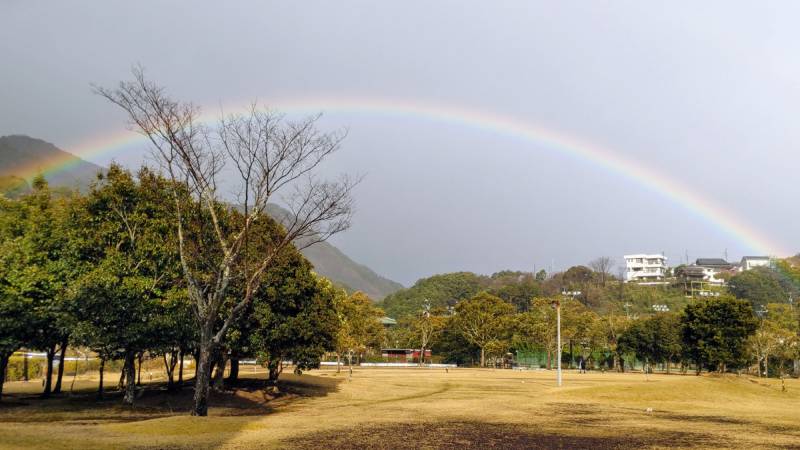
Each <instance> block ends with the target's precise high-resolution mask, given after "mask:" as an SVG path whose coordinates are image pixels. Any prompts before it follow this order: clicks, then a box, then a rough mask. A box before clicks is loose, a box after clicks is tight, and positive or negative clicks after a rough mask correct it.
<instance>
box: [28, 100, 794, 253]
mask: <svg viewBox="0 0 800 450" xmlns="http://www.w3.org/2000/svg"><path fill="white" fill-rule="evenodd" d="M264 103H265V104H266V105H268V106H269V107H270V108H273V109H275V110H277V111H280V112H285V113H289V114H304V113H315V112H320V111H321V112H325V113H349V114H368V115H390V116H407V117H410V118H416V119H425V120H431V121H437V122H444V123H447V124H452V125H456V126H464V127H469V128H472V129H476V130H481V131H484V132H487V133H495V134H500V135H505V136H510V137H514V138H517V139H520V140H522V141H526V142H529V143H532V144H534V145H535V146H536V149H541V150H545V149H547V150H551V151H557V152H559V153H562V154H566V155H570V156H573V157H576V158H578V159H579V160H581V161H584V162H587V163H592V164H594V165H596V166H598V167H601V168H604V169H606V170H609V171H611V172H613V173H616V174H619V175H622V176H624V177H625V178H627V179H629V180H631V181H633V182H635V183H636V184H639V185H642V186H644V187H646V188H649V189H651V190H653V191H656V192H658V193H660V194H661V195H663V196H664V197H666V198H668V199H670V200H671V201H673V202H674V203H676V204H678V205H680V206H682V207H683V208H685V209H687V210H690V211H692V212H693V213H694V214H696V215H697V216H699V217H702V218H703V219H704V220H706V221H708V222H709V223H711V224H713V225H714V227H716V228H717V229H719V230H721V231H723V232H724V233H726V234H727V235H729V236H730V237H732V238H734V239H736V240H737V241H739V242H740V243H741V244H743V245H744V246H745V247H747V248H748V249H749V250H752V251H755V252H759V253H763V254H768V255H781V256H788V255H790V254H791V252H789V251H787V250H786V248H785V247H783V246H782V245H779V244H778V243H776V242H774V241H773V240H772V239H770V238H769V237H767V236H766V235H765V234H763V233H761V232H760V231H758V230H756V229H755V228H754V227H752V226H751V225H750V224H748V223H746V222H745V221H744V220H743V219H741V218H739V217H737V216H736V215H735V214H734V213H732V212H730V211H727V210H726V209H724V208H722V207H721V206H719V205H717V204H715V203H714V202H713V201H711V200H710V199H707V198H704V197H703V196H701V195H700V194H698V193H697V192H695V191H692V190H691V189H690V188H688V187H686V186H684V185H682V184H681V183H679V182H677V181H676V180H673V179H671V178H670V177H669V176H667V175H666V174H663V173H660V172H657V171H655V170H653V169H652V168H650V167H647V166H646V165H644V164H642V163H640V162H638V161H636V160H634V159H632V158H630V157H626V156H624V155H622V154H620V153H617V152H613V151H611V150H609V149H606V148H603V147H600V146H596V145H592V144H589V143H587V142H583V141H581V140H579V139H577V138H574V137H572V136H567V135H564V134H559V133H557V132H555V131H553V130H550V129H545V128H541V127H537V126H535V125H532V124H530V123H528V122H526V121H524V120H522V119H518V118H515V117H511V116H507V115H502V114H499V113H493V112H489V111H486V110H478V109H470V108H464V107H456V106H452V105H446V104H437V103H431V102H426V101H420V100H409V99H392V98H374V97H353V96H348V97H320V96H314V97H309V98H297V97H294V98H291V99H271V100H269V101H267V102H264ZM244 109H246V108H245V107H244V106H241V105H234V106H225V107H224V108H223V110H224V111H225V113H231V112H236V111H242V110H244ZM218 110H219V109H218V108H211V109H206V110H204V114H203V120H205V121H209V122H213V121H215V120H216V119H217V118H218V116H217V115H216V114H213V113H212V111H218ZM137 142H142V143H143V142H144V140H143V137H142V136H140V135H138V134H136V133H133V132H131V131H126V130H120V131H116V132H113V133H110V134H106V135H102V136H96V137H94V138H92V139H89V140H87V141H85V142H83V143H81V144H79V145H76V146H74V147H72V148H70V149H68V151H70V152H71V153H73V154H75V155H78V156H80V157H82V158H91V157H94V156H100V155H104V154H110V153H114V152H116V151H121V150H123V149H125V148H126V147H129V146H131V145H132V144H134V143H137ZM68 167H69V161H51V162H48V163H47V165H46V166H45V167H41V166H40V167H31V168H30V170H29V171H28V172H29V173H24V174H23V175H24V176H26V177H30V176H32V175H33V174H35V173H36V172H44V173H45V174H48V173H55V172H59V171H61V170H65V169H66V168H68Z"/></svg>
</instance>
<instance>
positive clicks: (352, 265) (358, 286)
mask: <svg viewBox="0 0 800 450" xmlns="http://www.w3.org/2000/svg"><path fill="white" fill-rule="evenodd" d="M267 214H269V215H270V216H272V217H273V218H275V219H276V220H278V221H280V222H283V223H286V222H288V220H289V218H290V217H291V213H290V212H289V211H287V210H285V209H284V208H281V207H280V206H278V205H276V204H269V205H267ZM300 252H301V253H302V254H303V256H305V257H306V258H307V259H308V260H309V261H311V264H313V265H314V271H316V272H317V273H318V274H320V275H322V276H324V277H326V278H329V279H330V280H333V281H334V282H336V283H337V284H339V285H341V286H342V287H344V288H345V289H347V290H348V291H353V290H356V291H361V292H363V293H365V294H367V295H368V296H369V297H370V298H371V299H373V300H375V301H379V300H382V299H383V298H384V297H386V296H387V295H389V294H391V293H393V292H396V291H399V290H400V289H403V285H402V284H400V283H398V282H396V281H392V280H390V279H388V278H384V277H382V276H380V275H378V274H377V273H375V272H374V271H373V270H372V269H370V268H369V267H367V266H365V265H363V264H359V263H357V262H355V261H353V260H352V259H350V257H348V256H347V255H345V254H344V253H342V251H341V250H339V249H338V248H336V247H334V246H333V245H332V244H330V243H328V242H319V243H316V244H314V245H312V246H310V247H306V248H304V249H303V250H301V251H300Z"/></svg>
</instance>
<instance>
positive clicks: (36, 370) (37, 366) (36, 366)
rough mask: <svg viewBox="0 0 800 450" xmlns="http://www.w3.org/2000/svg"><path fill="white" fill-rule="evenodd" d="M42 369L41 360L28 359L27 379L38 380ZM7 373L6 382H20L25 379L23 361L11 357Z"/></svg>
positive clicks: (16, 357)
mask: <svg viewBox="0 0 800 450" xmlns="http://www.w3.org/2000/svg"><path fill="white" fill-rule="evenodd" d="M43 368H44V361H43V360H41V359H38V358H37V359H32V358H28V379H29V380H31V379H34V378H40V377H41V376H42V374H43V373H44V372H43V370H42V369H43ZM7 370H8V372H6V381H20V380H24V379H25V361H24V360H23V358H22V357H21V356H12V357H11V358H9V360H8V369H7Z"/></svg>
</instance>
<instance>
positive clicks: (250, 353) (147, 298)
mask: <svg viewBox="0 0 800 450" xmlns="http://www.w3.org/2000/svg"><path fill="white" fill-rule="evenodd" d="M169 183H170V182H169V181H168V180H167V179H165V178H164V177H162V176H160V175H158V174H157V173H156V172H154V171H152V170H150V169H148V168H142V169H141V170H139V172H138V173H137V174H136V176H134V175H133V174H131V173H130V172H129V171H127V170H125V169H123V168H121V167H120V166H118V165H112V166H111V167H110V168H109V169H108V171H107V172H105V173H103V174H99V175H98V179H97V180H96V182H95V183H93V184H92V187H91V188H90V190H89V192H88V193H86V194H85V195H82V194H80V193H78V192H64V191H63V190H58V191H57V192H55V193H54V192H53V191H51V190H50V189H49V186H48V185H47V183H46V182H45V181H44V179H43V178H42V177H38V178H37V179H36V180H35V181H34V183H33V189H32V191H31V192H30V193H29V194H26V195H22V196H19V197H18V198H16V199H13V200H12V199H8V198H6V197H2V196H0V235H2V244H0V280H2V281H0V393H2V382H3V381H4V380H3V378H2V377H3V375H4V374H5V372H6V371H5V369H6V366H7V365H8V363H9V360H10V358H11V356H12V354H13V353H14V352H15V351H17V350H19V349H21V348H26V349H36V350H42V351H44V352H45V353H46V355H47V362H46V364H45V367H46V372H45V375H44V377H45V383H44V388H43V389H44V392H43V396H45V397H47V396H49V395H51V394H54V393H59V392H61V390H62V379H63V372H64V367H65V365H64V364H63V361H64V356H65V354H66V352H67V349H68V347H70V346H71V347H82V348H87V349H89V350H91V351H92V352H93V353H94V354H96V355H97V357H98V358H99V360H100V365H99V370H100V384H99V388H98V396H100V397H102V396H103V390H104V385H105V384H104V380H103V374H104V366H105V363H106V362H108V361H113V360H121V361H122V362H123V363H122V369H123V371H122V376H121V378H120V380H119V382H118V385H119V386H120V387H121V388H123V389H124V393H125V394H124V397H123V401H124V402H125V403H129V404H130V403H133V402H134V400H135V394H136V382H135V381H134V380H136V378H137V377H136V372H135V367H136V363H137V362H138V363H139V365H140V366H141V358H142V357H143V356H145V355H147V357H148V358H159V359H162V360H163V363H164V368H165V372H166V374H167V383H168V390H170V391H175V390H179V389H181V388H182V387H183V384H184V380H183V373H184V370H183V367H182V366H183V362H184V359H185V358H186V357H192V358H194V359H195V360H198V359H199V354H198V351H199V344H198V341H199V339H200V337H199V330H198V322H197V320H198V319H197V315H196V313H195V311H194V308H195V305H193V304H192V302H191V300H190V299H189V297H188V295H187V293H186V284H185V282H184V280H183V278H182V276H181V270H180V267H179V262H178V261H179V259H180V256H179V252H178V249H177V244H176V243H175V240H174V239H173V238H172V236H173V233H174V231H175V230H174V226H175V221H174V211H173V210H172V209H171V207H170V203H169V202H164V198H165V197H166V196H167V195H168V194H169V190H170V188H169V186H168V185H169ZM222 211H225V213H224V214H225V215H224V216H222V215H220V218H221V220H220V223H221V224H222V225H223V226H224V227H226V228H227V227H229V226H230V225H233V224H236V223H237V221H240V220H241V219H242V218H241V215H240V213H239V212H238V211H237V210H236V209H235V208H228V209H227V210H226V209H224V208H221V209H220V212H222ZM251 233H252V236H251V241H250V242H252V243H249V244H248V245H251V246H252V251H255V249H257V247H258V246H259V245H267V243H268V241H272V240H274V239H276V236H277V237H278V238H279V237H280V236H281V235H282V234H283V233H284V231H283V227H282V226H281V225H280V224H279V223H278V222H276V221H275V220H274V219H273V218H271V217H268V216H265V217H262V218H261V220H260V221H258V224H257V225H254V226H253V228H252V229H251ZM263 283H264V284H263V286H262V289H260V290H259V291H258V292H256V293H255V294H254V295H253V300H252V302H250V303H249V304H248V306H247V308H245V309H243V310H242V311H241V312H240V313H239V314H238V315H237V316H236V318H235V320H234V321H233V322H232V324H231V326H230V327H228V329H227V330H226V335H225V339H224V341H223V343H222V344H221V345H220V346H219V347H218V348H216V349H215V351H214V352H213V354H212V355H211V361H212V362H211V367H210V368H209V369H208V370H209V373H210V374H212V375H213V376H211V375H210V378H211V380H212V386H213V387H215V388H216V389H222V388H223V387H224V383H225V382H226V381H227V382H228V383H236V380H237V377H238V367H239V364H238V361H239V360H240V359H242V358H258V359H259V360H260V361H262V362H263V364H264V365H265V366H267V367H268V368H269V375H268V379H267V382H268V383H269V384H270V385H274V383H275V381H276V380H277V377H278V376H279V375H280V372H281V370H282V369H283V365H282V364H281V362H282V361H285V360H291V361H292V362H293V364H294V368H295V370H297V371H301V370H306V369H309V368H313V367H318V365H319V362H320V359H321V358H322V356H323V355H324V354H325V353H326V352H336V353H337V354H339V355H347V354H348V353H349V354H352V353H353V352H355V353H357V354H358V353H363V352H364V348H365V347H366V346H367V345H371V344H373V342H375V341H376V339H380V336H381V332H382V327H381V325H380V323H379V322H378V319H379V318H380V317H381V316H382V311H380V310H379V309H378V308H376V307H374V305H373V302H372V301H371V300H370V299H369V298H368V297H366V296H365V295H364V294H362V293H360V292H356V293H353V294H350V295H348V294H347V293H346V292H345V291H344V290H343V289H341V288H337V287H335V286H334V285H333V284H332V283H331V282H330V281H329V280H327V279H325V278H322V277H319V276H317V275H316V274H315V273H314V272H313V268H312V266H311V264H310V263H309V262H308V261H306V259H305V258H304V257H303V256H302V255H301V254H300V252H299V251H298V250H297V249H296V248H295V247H294V246H291V245H289V246H285V247H284V248H283V249H281V251H280V252H279V253H278V254H277V255H276V256H275V259H274V263H273V265H272V266H271V267H270V269H269V270H267V271H266V273H265V276H264V281H263ZM242 289H243V286H242V283H241V280H235V281H234V282H233V283H232V286H231V288H230V290H229V294H228V295H229V296H230V298H228V299H226V303H232V302H235V301H236V299H237V298H239V297H240V296H241V295H242V294H241V291H242ZM217 320H218V321H222V320H223V316H222V315H220V316H219V317H218V319H217ZM56 359H59V360H60V361H61V363H60V364H58V365H57V367H58V372H57V373H54V367H55V364H54V361H55V360H56ZM226 364H229V365H230V372H229V376H228V379H227V380H225V379H224V378H223V370H224V368H225V366H226ZM215 369H216V370H215ZM196 370H199V368H197V367H196Z"/></svg>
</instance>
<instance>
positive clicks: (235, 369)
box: [227, 358, 239, 385]
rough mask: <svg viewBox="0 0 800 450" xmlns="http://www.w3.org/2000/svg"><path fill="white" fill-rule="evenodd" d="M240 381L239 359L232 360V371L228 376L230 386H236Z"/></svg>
mask: <svg viewBox="0 0 800 450" xmlns="http://www.w3.org/2000/svg"><path fill="white" fill-rule="evenodd" d="M238 381H239V358H231V371H230V373H229V374H228V380H227V382H228V384H230V385H234V384H236V383H237V382H238Z"/></svg>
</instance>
